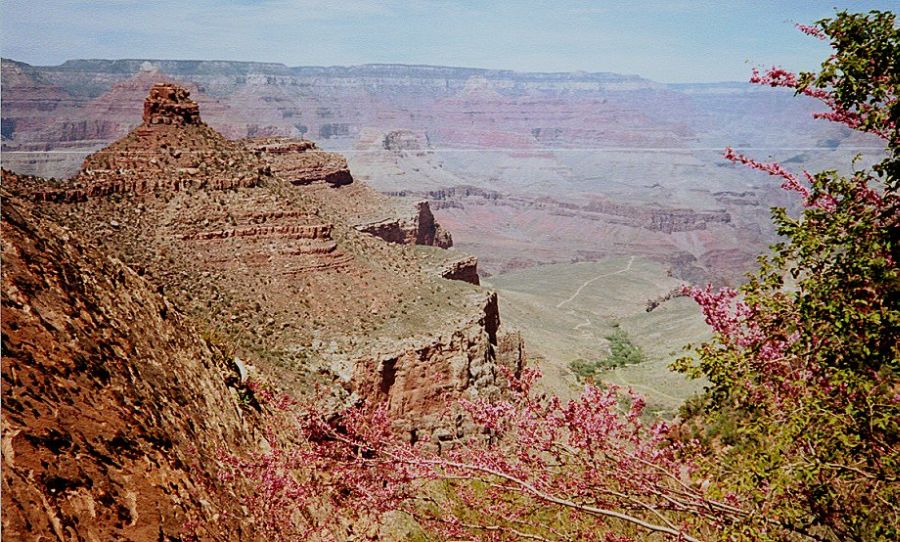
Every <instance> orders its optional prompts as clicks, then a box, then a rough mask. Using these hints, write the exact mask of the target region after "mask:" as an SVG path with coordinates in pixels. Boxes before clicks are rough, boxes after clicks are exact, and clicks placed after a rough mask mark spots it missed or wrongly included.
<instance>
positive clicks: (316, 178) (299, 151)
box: [245, 137, 353, 186]
mask: <svg viewBox="0 0 900 542" xmlns="http://www.w3.org/2000/svg"><path fill="white" fill-rule="evenodd" d="M245 144H246V145H247V147H248V148H249V149H251V150H253V151H255V152H256V153H257V154H259V155H262V156H263V157H264V158H265V159H266V160H267V161H268V163H269V164H270V166H271V169H272V171H274V172H275V173H276V174H277V175H279V176H281V177H282V178H283V179H286V180H288V181H290V182H291V183H292V184H295V185H308V184H313V183H325V184H328V185H331V186H341V185H345V184H350V183H352V182H353V177H352V176H351V175H350V169H349V168H348V167H347V160H345V159H344V157H343V156H341V155H339V154H335V153H332V152H325V151H323V150H320V149H319V148H318V147H317V146H316V144H315V143H314V142H312V141H309V140H305V139H300V140H297V139H290V138H286V137H264V138H251V139H247V140H245Z"/></svg>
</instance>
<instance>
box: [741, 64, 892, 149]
mask: <svg viewBox="0 0 900 542" xmlns="http://www.w3.org/2000/svg"><path fill="white" fill-rule="evenodd" d="M750 82H751V83H754V84H757V85H764V86H770V87H774V88H789V89H791V90H793V91H795V92H798V93H800V94H803V95H804V96H809V97H810V98H815V99H817V100H819V101H821V102H822V103H824V104H825V105H826V106H827V107H828V108H829V109H830V111H827V112H820V113H813V118H817V119H825V120H829V121H832V122H837V123H839V124H843V125H845V126H847V127H849V128H851V129H853V130H864V131H867V132H869V133H872V134H875V135H877V136H878V137H880V138H882V139H885V140H888V141H890V140H891V138H892V137H893V134H894V133H895V132H896V126H895V124H894V123H893V121H891V120H890V119H885V120H884V121H883V124H884V125H883V126H882V127H880V128H878V127H868V126H867V121H868V120H869V118H870V117H871V116H872V115H874V114H875V113H876V111H877V110H876V108H875V107H873V106H871V105H868V104H861V105H860V106H859V110H858V111H850V110H848V109H846V108H844V107H842V106H841V105H840V104H839V103H838V102H837V100H835V98H834V95H833V94H832V93H831V92H829V91H828V90H826V89H823V88H817V87H813V86H810V85H804V84H803V83H801V81H800V78H799V76H798V75H797V74H796V73H793V72H790V71H788V70H785V69H784V68H780V67H777V66H773V67H771V68H769V69H767V70H766V71H765V72H760V71H759V69H758V68H753V71H752V74H751V76H750ZM896 100H897V98H896V97H890V98H888V99H887V100H886V103H885V104H882V105H881V106H880V107H881V108H884V107H889V106H890V105H891V104H893V103H894V102H896Z"/></svg>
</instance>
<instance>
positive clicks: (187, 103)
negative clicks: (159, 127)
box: [144, 83, 200, 126]
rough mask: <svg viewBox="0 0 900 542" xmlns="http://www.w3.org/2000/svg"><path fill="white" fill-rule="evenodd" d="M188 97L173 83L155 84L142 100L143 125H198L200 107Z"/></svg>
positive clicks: (187, 91)
mask: <svg viewBox="0 0 900 542" xmlns="http://www.w3.org/2000/svg"><path fill="white" fill-rule="evenodd" d="M190 95H191V93H190V91H189V90H187V89H186V88H184V87H180V86H178V85H175V84H173V83H156V84H155V85H153V87H152V88H151V89H150V94H149V95H148V96H147V99H146V100H144V124H175V125H178V126H185V125H191V124H193V125H197V124H200V107H199V106H198V105H197V102H195V101H194V100H192V99H190Z"/></svg>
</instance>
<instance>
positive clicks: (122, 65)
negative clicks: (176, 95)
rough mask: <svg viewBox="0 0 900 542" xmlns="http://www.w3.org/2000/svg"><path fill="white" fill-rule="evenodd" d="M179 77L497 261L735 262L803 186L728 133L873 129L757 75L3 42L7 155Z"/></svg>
mask: <svg viewBox="0 0 900 542" xmlns="http://www.w3.org/2000/svg"><path fill="white" fill-rule="evenodd" d="M163 80H176V81H179V82H181V83H183V84H186V85H187V86H188V87H189V88H191V89H192V95H193V96H194V97H195V98H196V99H197V101H198V102H199V104H200V106H201V107H202V108H203V111H204V118H205V120H206V121H207V122H208V123H209V124H210V126H212V127H213V128H216V129H217V130H219V131H221V132H222V133H224V134H225V135H226V136H228V137H231V138H240V137H247V136H256V137H259V136H271V135H289V136H304V137H310V138H313V139H316V140H317V141H319V142H320V145H322V146H323V147H325V148H327V149H331V150H339V151H341V152H342V153H344V154H346V155H347V157H348V160H349V166H350V170H351V171H352V172H353V174H354V175H355V176H357V177H359V178H363V179H366V180H367V181H368V182H369V183H370V184H371V185H372V186H374V187H375V188H376V189H378V190H381V191H383V192H389V193H400V194H405V195H409V196H414V197H417V198H424V199H428V200H430V201H431V203H432V209H433V210H434V212H435V215H436V218H437V219H438V221H439V222H440V223H441V224H442V225H444V226H445V227H447V228H448V229H449V230H450V232H451V233H452V234H453V236H454V243H455V244H456V245H457V246H459V247H461V248H462V249H464V250H467V251H469V252H474V253H475V254H477V255H478V256H479V259H480V268H481V270H482V271H483V272H486V273H488V274H491V273H498V272H503V271H506V270H510V269H515V268H518V267H527V266H531V265H535V264H541V263H548V262H566V261H579V260H592V259H597V258H601V257H604V256H610V255H617V254H643V255H648V256H651V257H654V258H656V259H659V260H662V261H665V262H666V263H667V264H669V265H670V268H671V270H672V272H673V273H674V274H676V275H677V276H680V277H682V278H685V279H688V280H695V281H700V280H706V279H715V280H723V281H733V280H735V278H736V277H738V276H740V274H741V273H742V272H743V271H744V270H745V269H746V268H747V266H748V264H750V263H751V262H752V261H753V258H754V257H755V255H756V254H757V253H758V252H759V251H760V250H762V249H763V247H764V246H765V244H766V243H767V242H769V241H771V240H772V231H771V228H770V226H769V222H768V216H769V211H768V208H769V207H770V206H772V205H783V204H789V203H790V200H789V199H787V198H785V196H784V195H783V194H782V193H781V192H780V191H779V190H778V188H777V183H774V182H772V181H771V180H770V179H765V178H761V177H760V176H757V175H754V174H752V173H748V172H746V171H743V170H741V169H739V168H735V167H734V166H732V165H730V164H727V163H725V162H724V161H723V160H722V159H721V157H720V151H719V150H720V149H721V148H723V147H725V146H726V145H731V146H735V147H738V148H755V149H756V150H755V151H754V153H755V154H756V155H758V156H761V157H766V156H769V155H772V156H774V157H776V158H779V159H782V160H785V161H787V163H788V164H791V165H793V166H794V167H796V168H798V169H799V168H803V167H808V168H811V169H815V168H816V167H817V166H818V165H819V164H824V163H830V164H835V163H844V162H846V163H847V164H848V165H849V159H850V156H852V154H853V153H854V152H856V151H857V150H859V149H866V148H868V147H874V146H875V145H873V144H872V143H871V142H869V141H866V140H862V139H859V138H858V137H857V136H851V135H850V134H849V133H848V132H847V131H846V130H843V129H841V128H839V127H837V126H833V125H830V124H828V123H826V122H823V121H813V120H811V119H810V118H809V116H810V115H809V114H810V113H811V112H812V111H814V110H816V109H817V108H816V105H815V104H814V103H813V102H811V101H806V100H802V99H796V98H794V97H793V96H792V95H791V94H790V93H784V92H776V91H772V90H770V89H757V88H753V87H751V86H750V85H747V84H741V83H723V84H708V85H699V84H698V85H664V84H660V83H656V82H653V81H649V80H647V79H643V78H641V77H638V76H633V75H619V74H612V73H517V72H510V71H502V70H479V69H470V68H451V67H439V66H403V65H365V66H356V67H329V68H319V67H295V68H291V67H287V66H284V65H280V64H264V63H242V62H211V61H142V60H122V61H107V60H74V61H68V62H66V63H64V64H62V65H60V66H50V67H35V66H29V65H26V64H21V63H17V62H13V61H9V60H4V61H3V72H2V82H3V122H2V125H3V131H2V132H3V150H4V164H5V165H6V167H9V168H11V169H14V170H17V171H20V172H23V173H30V174H40V175H45V176H47V175H50V176H68V175H71V174H72V173H74V172H75V171H77V169H78V166H79V165H80V163H81V160H82V159H83V157H84V156H85V155H86V154H87V153H88V152H90V151H92V150H96V149H97V148H99V147H100V146H102V145H104V144H106V143H108V142H110V141H112V140H114V139H116V138H118V137H121V136H122V135H124V134H125V133H127V132H128V130H129V129H131V128H132V127H134V126H135V125H137V124H138V123H139V122H140V112H139V111H135V110H134V109H133V108H129V107H123V106H122V104H127V103H135V102H136V101H137V100H140V99H142V98H143V96H144V95H145V93H146V91H147V89H148V88H149V87H150V86H151V85H152V84H153V83H155V82H159V81H163ZM864 152H865V151H864ZM388 226H389V225H388ZM371 227H375V228H377V227H378V226H377V225H373V226H371Z"/></svg>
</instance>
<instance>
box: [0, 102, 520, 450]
mask: <svg viewBox="0 0 900 542" xmlns="http://www.w3.org/2000/svg"><path fill="white" fill-rule="evenodd" d="M147 100H148V102H147V104H145V108H144V110H145V119H144V123H143V124H142V125H141V126H139V127H137V128H136V129H135V130H133V131H132V132H131V133H129V134H128V135H127V136H125V137H124V138H122V139H120V140H119V141H117V142H115V143H113V144H112V145H110V146H109V147H107V148H105V149H103V150H101V151H99V152H97V153H94V154H92V155H91V156H90V157H88V158H87V159H86V160H85V164H84V168H83V170H82V171H81V173H79V175H77V176H76V177H74V178H73V179H71V180H69V181H61V182H56V183H50V185H46V184H42V183H40V182H39V181H37V180H35V179H27V178H21V177H18V176H14V175H7V176H6V179H5V184H7V185H10V186H13V187H14V188H17V189H19V190H21V191H22V192H24V193H25V194H26V196H27V197H29V198H31V199H32V200H35V201H38V202H40V203H41V205H42V208H43V209H44V210H45V211H46V212H47V213H49V214H50V215H52V216H53V217H54V218H55V219H56V220H59V221H60V222H62V223H63V224H66V225H68V226H69V227H71V228H73V229H75V230H77V231H79V232H80V233H81V234H83V235H85V236H86V237H87V238H89V239H96V240H98V241H101V240H102V242H103V243H104V244H105V245H106V246H108V247H109V248H110V250H111V251H112V253H113V254H114V255H115V256H116V257H118V258H120V259H122V260H123V261H124V262H126V263H127V264H129V265H132V266H133V267H134V268H135V269H138V270H139V272H140V273H142V274H143V275H144V276H145V277H147V279H148V280H149V281H151V282H152V283H154V284H157V285H158V287H160V288H161V289H162V290H163V291H165V292H167V293H168V295H170V296H171V297H172V299H173V301H174V302H176V303H178V304H179V305H180V306H183V307H185V310H187V312H188V313H189V314H191V315H192V316H194V317H195V318H197V319H198V320H199V321H200V322H202V323H203V325H205V326H208V327H209V328H210V329H211V330H212V331H211V332H212V333H214V334H215V335H216V336H219V337H221V338H222V339H223V340H225V341H226V342H228V343H229V344H233V345H235V348H236V352H237V353H238V354H239V355H240V356H241V357H242V358H243V359H250V360H253V361H254V362H258V363H259V364H260V365H261V366H263V367H266V368H267V369H269V370H270V371H272V372H273V373H274V374H277V375H279V378H281V379H284V381H285V382H286V383H288V385H289V386H292V387H293V388H294V389H293V390H292V391H296V392H297V393H301V394H302V393H303V391H304V390H307V391H308V390H309V389H310V388H311V387H312V386H313V385H314V383H315V382H320V383H326V384H328V385H331V386H336V388H335V389H336V390H341V391H340V393H342V394H344V396H345V398H346V400H354V399H353V398H354V397H357V398H359V397H369V396H371V393H370V391H369V390H370V389H371V386H372V383H371V382H370V381H369V380H368V378H369V377H370V376H371V375H372V374H373V373H372V370H373V367H375V366H378V364H379V363H382V361H383V358H384V357H385V356H387V357H388V358H391V359H396V360H398V361H397V362H396V363H395V367H396V369H397V371H398V375H409V376H404V377H403V378H399V377H398V379H395V380H396V381H401V382H402V385H398V386H396V387H391V388H390V390H387V391H384V392H383V393H382V395H384V396H385V397H388V398H389V399H390V401H391V405H392V408H395V414H396V415H397V417H398V419H404V420H406V421H405V422H404V423H406V424H408V426H409V428H410V430H413V429H415V430H416V431H417V435H418V437H417V438H420V439H429V438H431V437H430V436H429V435H431V433H433V432H434V431H436V430H437V429H438V428H439V427H440V423H439V419H440V418H441V417H440V416H438V414H437V413H439V412H443V411H444V410H445V406H446V404H447V403H448V402H452V398H453V397H456V396H458V395H459V394H460V393H462V392H463V391H464V392H465V393H467V394H476V395H478V394H484V395H491V394H495V393H498V392H499V387H498V385H497V383H496V382H495V377H496V371H495V367H496V364H498V363H507V364H510V365H512V366H517V365H519V364H520V363H521V360H520V359H510V360H501V359H500V357H499V356H500V354H501V353H500V352H499V351H498V349H497V344H498V341H499V339H498V331H497V323H498V322H499V317H498V315H497V314H496V300H495V299H494V298H492V297H491V295H490V294H489V293H487V292H484V291H483V290H479V289H477V288H474V287H473V286H471V285H468V284H465V282H463V281H459V280H456V281H447V280H443V279H441V278H438V276H437V275H440V273H434V271H433V270H430V269H428V268H426V266H425V265H423V264H422V256H421V255H420V251H421V250H424V248H427V247H423V248H421V249H420V248H418V247H417V246H415V245H414V243H423V244H433V245H436V246H440V245H441V243H442V241H441V239H444V237H442V236H441V235H438V234H437V233H436V232H439V231H441V230H440V229H439V227H438V226H437V225H436V224H435V223H434V220H433V217H432V216H431V215H430V212H428V207H427V205H420V206H418V207H417V210H416V213H417V215H418V216H417V218H418V222H417V223H416V225H415V227H414V228H412V229H411V230H410V231H409V232H408V233H407V234H405V235H404V236H402V237H398V238H390V239H389V240H390V241H393V243H385V242H384V240H383V239H380V238H377V236H371V235H366V234H364V233H362V232H360V231H358V223H357V222H355V221H354V220H353V218H354V217H356V218H359V217H360V216H372V213H373V212H375V211H378V212H382V213H384V212H387V211H395V210H396V207H391V206H388V205H387V204H386V202H387V201H389V200H388V198H386V197H384V196H380V195H377V194H375V193H374V192H372V191H371V190H370V189H368V188H367V187H365V186H364V185H362V184H360V183H358V182H350V183H347V182H344V181H343V180H342V181H340V182H336V183H330V182H328V179H329V178H334V177H333V176H331V177H329V175H323V174H322V172H323V171H329V168H332V169H330V171H343V172H346V175H347V178H349V179H351V181H352V177H350V176H349V172H348V171H347V170H346V166H345V165H343V166H341V164H345V163H342V162H340V159H339V157H337V158H336V157H334V156H329V155H328V153H321V152H317V149H316V148H315V146H314V145H312V144H311V143H309V142H306V141H303V140H299V141H293V142H292V141H288V140H284V139H280V140H255V141H251V142H234V141H229V140H226V139H225V138H224V137H222V136H221V135H219V134H217V133H216V132H215V131H214V130H212V129H211V128H209V127H208V126H206V125H205V124H203V123H202V122H201V121H200V118H199V113H198V110H197V109H196V108H195V107H194V106H193V105H192V104H191V103H190V101H189V97H188V94H187V93H186V92H185V91H183V90H181V89H177V88H174V87H169V86H165V85H157V86H156V87H154V90H153V91H151V94H150V96H148V98H147ZM335 164H337V165H338V167H337V168H333V167H332V166H333V165H335ZM282 175H285V176H282ZM298 178H302V179H316V180H315V181H314V182H299V183H298V182H294V181H296V180H297V179H298ZM48 186H50V187H49V188H48ZM369 197H371V198H372V201H365V200H366V198H369ZM354 209H356V210H359V211H365V212H360V213H355V212H354ZM367 213H368V214H367ZM413 234H414V235H413ZM386 237H390V236H386ZM446 244H449V243H446ZM476 276H477V275H476ZM461 278H463V279H468V280H469V281H470V282H474V280H473V277H472V276H471V273H470V274H469V276H467V277H461ZM374 352H378V353H379V354H378V355H377V356H373V353H374ZM516 355H518V354H516ZM378 389H381V387H378ZM379 397H380V396H379ZM394 405H396V407H394Z"/></svg>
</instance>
